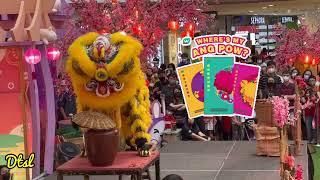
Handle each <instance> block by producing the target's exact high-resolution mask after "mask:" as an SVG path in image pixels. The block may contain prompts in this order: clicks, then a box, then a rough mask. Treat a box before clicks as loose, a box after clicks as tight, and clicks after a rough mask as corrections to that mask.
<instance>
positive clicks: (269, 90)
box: [260, 77, 279, 99]
mask: <svg viewBox="0 0 320 180" xmlns="http://www.w3.org/2000/svg"><path fill="white" fill-rule="evenodd" d="M273 96H279V91H278V86H277V84H276V83H275V79H274V78H273V77H269V78H268V81H267V86H266V87H265V88H264V89H263V90H262V91H261V94H260V97H261V98H262V99H268V98H272V97H273Z"/></svg>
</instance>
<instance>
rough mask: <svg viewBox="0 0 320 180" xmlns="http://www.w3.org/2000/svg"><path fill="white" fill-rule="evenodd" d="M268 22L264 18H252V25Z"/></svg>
mask: <svg viewBox="0 0 320 180" xmlns="http://www.w3.org/2000/svg"><path fill="white" fill-rule="evenodd" d="M265 23H266V20H265V18H264V17H262V16H253V17H251V24H265Z"/></svg>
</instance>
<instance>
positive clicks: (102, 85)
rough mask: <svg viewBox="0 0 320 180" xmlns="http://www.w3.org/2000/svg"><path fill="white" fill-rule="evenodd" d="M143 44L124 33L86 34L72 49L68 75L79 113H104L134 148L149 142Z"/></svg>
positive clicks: (148, 114)
mask: <svg viewBox="0 0 320 180" xmlns="http://www.w3.org/2000/svg"><path fill="white" fill-rule="evenodd" d="M142 48H143V47H142V45H141V44H140V42H139V41H138V40H136V39H134V38H133V37H130V36H128V35H126V34H125V33H122V32H118V33H114V34H110V35H100V34H98V33H95V32H91V33H87V34H85V35H83V36H80V37H79V38H78V39H76V40H75V41H74V42H73V44H72V45H71V46H70V47H69V50H68V52H69V58H68V60H67V65H66V68H67V72H68V73H69V75H70V77H71V80H72V84H73V88H74V91H75V94H76V95H77V110H78V112H81V111H86V110H94V111H98V112H103V113H105V114H106V115H108V116H110V117H111V118H113V119H114V120H115V121H116V124H117V128H118V129H119V130H120V135H121V137H122V138H125V140H126V142H127V144H128V145H130V146H131V147H136V148H142V147H143V146H144V145H145V144H147V143H148V142H149V140H150V138H151V137H150V135H149V134H148V133H147V132H148V128H149V126H150V125H151V116H150V110H149V106H150V101H149V90H148V87H147V86H146V83H145V78H144V73H143V72H142V70H141V66H140V59H139V55H140V52H141V50H142Z"/></svg>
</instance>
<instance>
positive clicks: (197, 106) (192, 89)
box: [178, 62, 204, 118]
mask: <svg viewBox="0 0 320 180" xmlns="http://www.w3.org/2000/svg"><path fill="white" fill-rule="evenodd" d="M178 77H179V81H180V84H181V87H182V93H183V97H184V101H185V103H186V108H187V111H188V115H189V118H195V117H199V116H202V115H203V106H204V105H203V102H204V90H203V88H204V82H203V78H204V77H203V64H202V63H201V62H199V63H195V64H191V65H188V66H183V67H180V68H178Z"/></svg>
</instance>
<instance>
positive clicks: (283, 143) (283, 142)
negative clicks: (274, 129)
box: [280, 126, 288, 180]
mask: <svg viewBox="0 0 320 180" xmlns="http://www.w3.org/2000/svg"><path fill="white" fill-rule="evenodd" d="M287 155H288V130H287V127H286V126H284V127H283V128H282V129H280V175H281V180H286V179H285V158H286V156H287Z"/></svg>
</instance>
